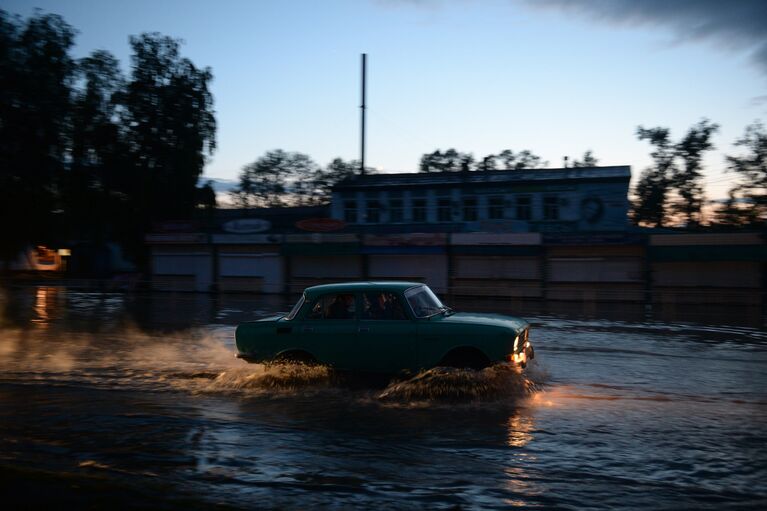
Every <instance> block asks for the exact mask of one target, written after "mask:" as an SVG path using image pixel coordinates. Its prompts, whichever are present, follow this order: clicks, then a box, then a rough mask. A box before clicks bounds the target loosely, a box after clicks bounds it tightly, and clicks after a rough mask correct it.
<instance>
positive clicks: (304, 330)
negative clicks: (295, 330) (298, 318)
mask: <svg viewBox="0 0 767 511" xmlns="http://www.w3.org/2000/svg"><path fill="white" fill-rule="evenodd" d="M301 331H302V332H314V328H312V327H310V326H305V327H304V329H303V330H301Z"/></svg>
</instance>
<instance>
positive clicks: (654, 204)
mask: <svg viewBox="0 0 767 511" xmlns="http://www.w3.org/2000/svg"><path fill="white" fill-rule="evenodd" d="M637 137H638V138H639V140H648V141H649V142H650V144H652V145H653V146H655V150H654V151H653V152H652V153H650V155H651V156H652V158H653V162H654V164H653V166H652V167H648V168H647V169H645V170H644V171H643V172H642V175H641V176H640V177H639V182H638V183H637V185H636V188H635V190H634V193H635V195H636V200H635V201H634V211H633V219H634V223H636V224H637V225H640V224H641V225H648V226H653V227H661V226H662V225H663V223H664V221H665V220H666V207H665V206H666V196H667V194H668V191H669V187H670V185H671V174H672V173H673V172H674V169H675V163H674V159H675V157H676V150H675V149H676V148H675V146H674V144H673V143H672V142H671V138H670V132H669V129H668V128H660V127H657V128H649V129H647V128H644V127H642V126H639V127H637Z"/></svg>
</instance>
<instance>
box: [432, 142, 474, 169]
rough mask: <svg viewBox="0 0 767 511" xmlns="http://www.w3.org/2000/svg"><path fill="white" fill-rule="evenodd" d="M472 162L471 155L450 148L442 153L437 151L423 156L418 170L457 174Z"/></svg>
mask: <svg viewBox="0 0 767 511" xmlns="http://www.w3.org/2000/svg"><path fill="white" fill-rule="evenodd" d="M473 162H474V157H473V156H472V155H471V153H461V152H458V151H456V150H455V149H453V148H452V147H451V148H450V149H448V150H446V151H445V152H444V153H443V152H441V151H440V150H439V149H437V150H436V151H434V152H433V153H427V154H424V155H423V156H421V162H420V164H419V167H418V168H419V170H420V171H421V172H458V171H460V170H465V169H466V167H467V165H468V166H470V165H471V163H473Z"/></svg>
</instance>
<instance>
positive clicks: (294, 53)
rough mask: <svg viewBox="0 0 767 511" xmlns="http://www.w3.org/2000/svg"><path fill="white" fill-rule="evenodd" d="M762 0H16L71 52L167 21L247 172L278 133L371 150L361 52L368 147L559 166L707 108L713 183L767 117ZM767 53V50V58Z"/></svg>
mask: <svg viewBox="0 0 767 511" xmlns="http://www.w3.org/2000/svg"><path fill="white" fill-rule="evenodd" d="M762 5H763V2H752V1H743V0H741V1H735V2H732V3H730V2H719V1H716V2H709V1H698V2H690V1H682V0H680V1H677V2H667V1H664V2H661V1H654V0H648V1H644V2H631V1H628V0H626V1H623V0H615V1H578V0H570V1H568V0H544V1H537V2H533V1H524V0H518V1H511V0H488V1H479V0H476V1H470V0H455V1H448V0H444V1H439V0H434V1H430V0H420V1H418V0H412V1H404V0H378V1H375V0H369V1H364V0H356V1H355V0H349V1H303V2H299V1H246V0H229V1H227V0H222V1H220V2H215V3H214V2H202V1H194V0H133V1H131V2H117V1H104V0H57V1H56V0H32V1H30V0H21V1H19V0H1V1H0V8H2V9H4V10H6V11H9V12H10V13H14V14H19V15H21V16H23V17H27V16H29V15H31V14H32V13H33V9H34V7H39V8H40V9H42V10H43V12H51V13H56V14H60V15H62V16H63V17H64V19H65V20H66V21H67V22H68V23H69V24H71V25H72V26H73V27H75V28H76V29H77V30H78V31H79V34H78V36H77V39H76V48H75V50H74V55H75V56H76V57H82V56H85V55H87V54H88V53H90V52H91V51H93V50H94V49H106V50H109V51H110V52H112V53H113V54H114V55H115V56H116V57H117V58H118V59H119V60H120V61H121V63H122V65H123V67H124V69H125V71H126V74H128V73H129V68H130V48H129V45H128V37H129V36H130V35H135V34H139V33H141V32H152V31H157V32H161V33H163V34H165V35H169V36H173V37H177V38H180V39H183V40H184V41H185V44H184V46H183V47H182V54H183V55H184V56H186V57H189V58H190V59H191V60H192V61H193V62H194V63H195V64H196V65H197V66H200V67H206V66H208V67H210V68H211V69H212V72H213V75H214V81H213V83H212V92H213V95H214V98H215V110H216V118H217V122H218V133H217V143H218V148H217V150H216V152H215V154H214V155H213V157H212V158H211V160H210V162H209V163H208V165H207V166H206V170H205V175H206V177H209V178H220V179H235V178H236V176H237V174H238V173H239V171H240V169H241V168H242V167H243V166H244V165H246V164H248V163H250V162H252V161H254V160H255V159H257V158H258V157H259V156H261V155H262V154H263V153H264V152H265V151H267V150H270V149H277V148H281V149H285V150H288V151H300V152H304V153H307V154H309V155H310V156H311V157H312V158H313V159H314V160H315V161H316V162H318V163H319V164H322V165H325V164H327V163H328V162H329V161H330V160H331V159H332V158H334V157H336V156H340V157H342V158H344V159H355V158H358V156H359V103H360V92H359V89H360V54H361V53H363V52H366V53H367V54H368V59H369V61H368V62H369V63H368V85H369V87H368V103H369V110H368V149H367V162H368V164H369V165H370V166H371V167H376V168H378V169H380V170H381V171H383V172H413V171H416V170H417V167H418V161H419V158H420V156H421V155H422V154H423V153H426V152H431V151H433V150H435V149H437V148H439V149H447V148H449V147H454V148H456V149H458V150H459V151H464V152H472V153H474V155H475V157H477V158H479V157H482V156H485V155H487V154H490V153H497V152H499V151H501V150H503V149H507V148H508V149H512V150H514V151H519V150H522V149H529V150H532V151H533V152H534V153H536V154H539V155H540V156H542V157H543V158H544V159H546V160H548V161H549V166H551V167H560V166H561V165H562V157H563V156H565V155H568V156H570V157H571V158H580V157H581V156H582V155H583V153H584V151H586V150H588V149H591V150H593V152H594V155H595V156H596V157H597V158H598V159H599V162H600V164H601V165H631V166H632V172H633V175H634V179H636V177H637V176H638V175H639V173H640V171H641V170H642V169H643V168H644V167H645V166H647V165H648V164H649V161H650V158H649V152H650V147H649V145H648V144H647V143H646V142H641V141H639V140H637V139H636V136H635V130H636V127H637V125H640V124H641V125H644V126H645V127H654V126H667V127H670V128H671V129H672V135H673V138H674V139H675V140H678V139H679V138H681V137H682V136H683V135H684V133H685V132H686V131H687V129H688V128H689V127H690V126H691V125H692V124H694V123H696V122H697V121H699V120H700V119H701V118H703V117H706V118H709V119H711V120H712V121H713V122H716V123H718V124H720V125H721V129H720V131H719V133H717V134H716V135H715V137H714V139H713V140H714V143H715V144H716V146H717V150H716V151H713V152H712V153H711V154H710V155H709V157H708V158H707V159H706V165H707V168H706V175H707V184H708V190H709V198H721V197H724V196H725V195H726V191H727V189H728V188H729V184H730V182H731V181H732V179H733V177H732V176H730V175H727V174H724V173H723V169H724V166H725V164H724V154H726V153H729V154H734V153H735V151H736V148H734V147H733V145H732V144H733V142H734V141H735V140H736V139H737V138H739V137H740V136H741V135H742V134H743V132H744V128H745V127H746V126H747V125H748V124H750V123H751V122H753V121H755V120H759V119H762V120H763V119H765V117H767V116H766V115H765V114H766V113H767V29H766V28H765V27H766V26H767V8H765V7H763V6H762ZM760 58H761V61H760Z"/></svg>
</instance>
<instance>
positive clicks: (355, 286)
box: [304, 281, 425, 298]
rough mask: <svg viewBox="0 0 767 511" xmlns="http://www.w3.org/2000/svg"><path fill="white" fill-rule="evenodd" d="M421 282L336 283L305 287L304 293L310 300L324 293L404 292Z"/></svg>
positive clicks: (420, 284)
mask: <svg viewBox="0 0 767 511" xmlns="http://www.w3.org/2000/svg"><path fill="white" fill-rule="evenodd" d="M424 285H425V284H424V283H422V282H402V281H366V282H338V283H335V284H321V285H319V286H312V287H307V288H306V289H305V290H304V293H305V294H306V296H307V297H309V298H311V297H314V296H317V295H320V294H325V293H354V292H357V291H398V292H401V291H405V290H406V289H410V288H411V287H416V286H424Z"/></svg>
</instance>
